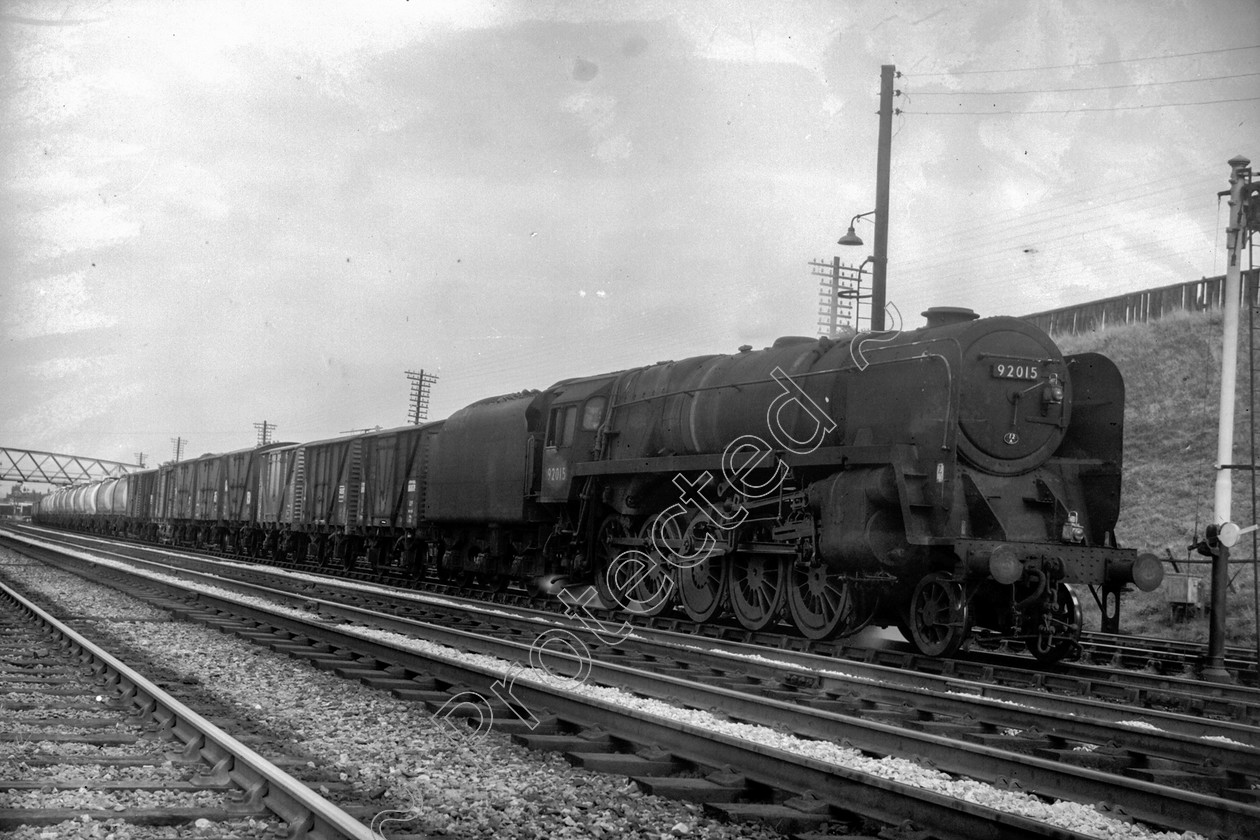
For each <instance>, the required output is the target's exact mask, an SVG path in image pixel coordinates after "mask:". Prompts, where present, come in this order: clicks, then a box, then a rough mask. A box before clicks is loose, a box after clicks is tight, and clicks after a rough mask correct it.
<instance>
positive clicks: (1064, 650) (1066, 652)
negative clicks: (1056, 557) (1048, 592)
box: [1028, 583, 1081, 665]
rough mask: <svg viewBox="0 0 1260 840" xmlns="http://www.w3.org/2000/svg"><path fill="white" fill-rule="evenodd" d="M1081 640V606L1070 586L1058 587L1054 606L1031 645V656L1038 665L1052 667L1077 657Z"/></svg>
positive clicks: (1029, 644) (1061, 584) (1062, 585)
mask: <svg viewBox="0 0 1260 840" xmlns="http://www.w3.org/2000/svg"><path fill="white" fill-rule="evenodd" d="M1080 638H1081V603H1080V601H1078V600H1076V593H1075V592H1073V591H1072V589H1071V588H1070V587H1069V586H1068V585H1067V584H1065V583H1060V584H1059V585H1058V586H1057V587H1056V592H1055V602H1054V605H1053V606H1052V607H1051V608H1050V610H1049V614H1048V615H1046V616H1045V617H1044V618H1043V621H1042V626H1041V627H1039V628H1038V632H1037V634H1036V636H1035V637H1034V638H1033V640H1032V641H1031V642H1029V643H1028V652H1029V653H1031V654H1032V655H1033V656H1034V657H1036V659H1037V661H1038V662H1041V663H1043V664H1046V665H1048V664H1050V663H1052V662H1058V661H1059V660H1060V659H1064V658H1066V657H1068V656H1070V655H1072V654H1074V653H1076V651H1077V650H1078V649H1079V645H1078V641H1079V640H1080Z"/></svg>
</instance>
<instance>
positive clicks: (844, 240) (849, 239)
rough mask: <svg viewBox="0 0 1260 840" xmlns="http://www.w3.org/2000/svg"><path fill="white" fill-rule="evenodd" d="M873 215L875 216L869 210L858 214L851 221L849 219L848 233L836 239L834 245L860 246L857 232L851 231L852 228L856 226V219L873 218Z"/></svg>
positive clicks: (860, 238)
mask: <svg viewBox="0 0 1260 840" xmlns="http://www.w3.org/2000/svg"><path fill="white" fill-rule="evenodd" d="M874 215H875V211H874V210H871V211H869V212H866V213H858V214H857V215H856V216H854V217H853V218H852V219H849V232H848V233H846V234H845V235H844V236H842V237H840V238H839V239H837V240H836V244H837V245H861V244H862V237H860V236H858V235H857V231H855V230H854V229H853V226H854V225H856V224H857V220H858V219H861V218H864V217H866V216H874Z"/></svg>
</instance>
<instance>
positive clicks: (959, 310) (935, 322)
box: [921, 306, 980, 330]
mask: <svg viewBox="0 0 1260 840" xmlns="http://www.w3.org/2000/svg"><path fill="white" fill-rule="evenodd" d="M921 314H922V315H923V317H924V318H926V319H927V328H928V329H930V330H931V329H935V328H937V327H947V326H949V325H950V324H963V323H966V322H967V321H974V320H976V319H977V318H979V317H980V316H979V315H977V314H976V313H975V312H973V311H972V310H970V309H967V308H966V307H965V306H933V307H932V308H931V309H929V310H927V311H926V312H923V313H921Z"/></svg>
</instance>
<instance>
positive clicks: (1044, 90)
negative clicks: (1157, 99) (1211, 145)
mask: <svg viewBox="0 0 1260 840" xmlns="http://www.w3.org/2000/svg"><path fill="white" fill-rule="evenodd" d="M1252 76H1260V73H1235V74H1233V75H1230V76H1205V77H1203V78H1198V79H1170V80H1167V81H1157V82H1131V83H1129V84H1124V85H1097V86H1094V87H1073V88H1042V89H1033V90H916V91H915V92H914V95H915V96H1018V95H1021V94H1030V93H1086V92H1092V91H1099V90H1123V89H1125V88H1140V87H1160V86H1163V85H1186V84H1194V83H1196V82H1221V81H1225V80H1227V79H1246V78H1250V77H1252Z"/></svg>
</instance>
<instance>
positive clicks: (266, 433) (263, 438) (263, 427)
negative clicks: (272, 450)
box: [254, 420, 276, 446]
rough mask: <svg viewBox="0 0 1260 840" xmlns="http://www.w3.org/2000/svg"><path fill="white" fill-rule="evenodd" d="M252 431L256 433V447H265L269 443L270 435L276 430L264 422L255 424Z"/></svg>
mask: <svg viewBox="0 0 1260 840" xmlns="http://www.w3.org/2000/svg"><path fill="white" fill-rule="evenodd" d="M254 429H256V430H257V432H258V445H259V446H266V445H268V444H269V443H271V433H272V432H274V431H275V430H276V427H275V426H273V425H271V424H270V423H268V422H267V421H266V420H264V421H262V422H261V423H255V424H254Z"/></svg>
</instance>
